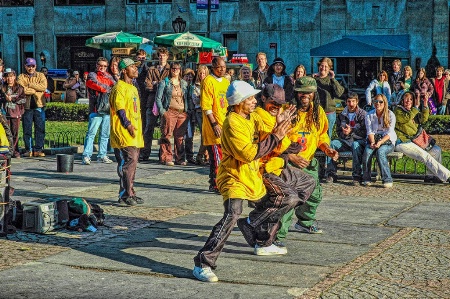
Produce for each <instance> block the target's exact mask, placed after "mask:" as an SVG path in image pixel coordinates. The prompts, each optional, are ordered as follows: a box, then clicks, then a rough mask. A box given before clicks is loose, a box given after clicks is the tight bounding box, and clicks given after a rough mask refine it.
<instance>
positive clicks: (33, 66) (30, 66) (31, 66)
mask: <svg viewBox="0 0 450 299" xmlns="http://www.w3.org/2000/svg"><path fill="white" fill-rule="evenodd" d="M26 67H29V68H30V69H32V68H35V67H36V66H35V65H27V66H26Z"/></svg>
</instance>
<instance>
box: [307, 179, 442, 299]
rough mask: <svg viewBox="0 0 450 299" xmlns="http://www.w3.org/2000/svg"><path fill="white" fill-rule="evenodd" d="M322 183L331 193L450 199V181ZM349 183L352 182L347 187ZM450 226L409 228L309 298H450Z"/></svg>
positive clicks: (330, 278)
mask: <svg viewBox="0 0 450 299" xmlns="http://www.w3.org/2000/svg"><path fill="white" fill-rule="evenodd" d="M350 183H351V182H350V181H348V180H342V181H340V182H339V183H336V184H323V186H324V198H325V197H327V196H364V197H371V196H373V197H374V198H377V199H383V200H395V201H399V200H408V201H417V202H449V201H450V188H449V186H448V184H424V183H423V182H420V181H416V182H414V181H404V182H401V181H400V182H397V181H396V182H394V188H392V189H384V188H381V186H380V188H377V187H376V185H375V187H373V186H372V187H362V186H361V187H353V186H352V185H350ZM346 186H348V187H347V188H345V187H346ZM449 265H450V232H449V231H436V230H427V229H419V228H405V229H402V230H401V231H400V232H398V233H397V234H395V235H393V236H392V237H390V238H388V239H387V240H385V241H384V242H382V243H381V244H379V245H378V246H377V247H376V248H375V249H373V250H371V251H370V252H368V253H366V254H365V255H363V256H361V257H358V258H357V259H355V260H354V261H352V262H351V263H349V264H347V265H345V266H344V267H342V268H340V269H338V270H337V271H336V272H334V273H333V274H331V275H329V276H328V277H327V279H324V280H323V281H321V282H320V283H318V284H317V285H316V286H315V287H313V288H311V289H310V290H308V291H306V292H305V293H304V294H303V295H302V296H301V297H299V298H301V299H307V298H324V299H325V298H326V299H334V298H358V299H359V298H450V267H449Z"/></svg>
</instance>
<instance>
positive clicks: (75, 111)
mask: <svg viewBox="0 0 450 299" xmlns="http://www.w3.org/2000/svg"><path fill="white" fill-rule="evenodd" d="M45 117H46V119H47V120H50V121H88V119H89V105H86V104H65V103H57V102H52V103H48V104H47V107H46V109H45Z"/></svg>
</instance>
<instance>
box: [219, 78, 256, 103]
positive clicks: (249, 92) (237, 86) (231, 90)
mask: <svg viewBox="0 0 450 299" xmlns="http://www.w3.org/2000/svg"><path fill="white" fill-rule="evenodd" d="M259 92H261V90H259V89H254V88H253V87H252V86H251V85H250V84H248V83H247V82H244V81H239V80H235V81H233V82H232V83H231V84H230V86H228V89H227V100H228V105H230V106H233V105H238V104H239V103H240V102H242V101H244V100H245V99H247V98H249V97H251V96H253V95H255V94H257V93H259Z"/></svg>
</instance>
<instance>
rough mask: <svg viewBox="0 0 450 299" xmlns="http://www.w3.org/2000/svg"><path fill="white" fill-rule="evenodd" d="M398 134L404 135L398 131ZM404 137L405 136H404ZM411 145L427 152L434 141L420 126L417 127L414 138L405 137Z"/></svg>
mask: <svg viewBox="0 0 450 299" xmlns="http://www.w3.org/2000/svg"><path fill="white" fill-rule="evenodd" d="M398 131H399V132H400V133H403V134H405V133H404V132H402V131H400V130H398ZM405 135H406V134H405ZM406 137H407V138H409V139H410V140H411V141H412V142H413V143H415V144H416V145H418V146H419V147H420V148H421V149H423V150H426V151H429V150H430V149H431V148H432V147H433V146H434V145H435V144H436V140H435V139H434V138H433V137H431V136H430V135H428V133H427V132H426V131H425V129H424V128H422V126H419V128H418V129H417V133H416V134H415V135H414V136H409V135H406Z"/></svg>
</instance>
